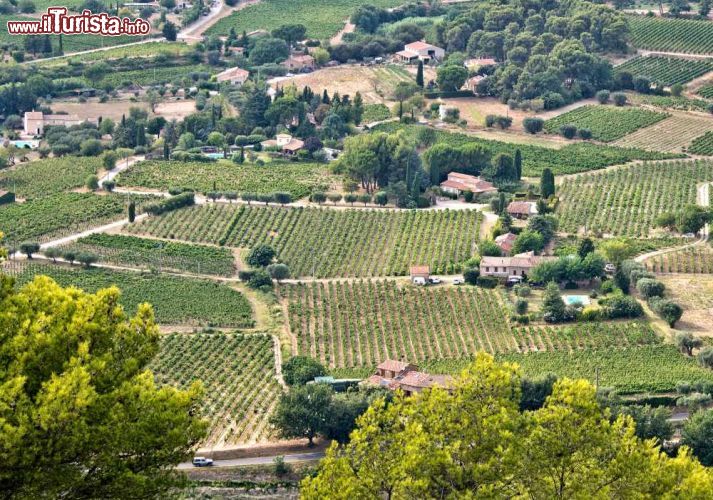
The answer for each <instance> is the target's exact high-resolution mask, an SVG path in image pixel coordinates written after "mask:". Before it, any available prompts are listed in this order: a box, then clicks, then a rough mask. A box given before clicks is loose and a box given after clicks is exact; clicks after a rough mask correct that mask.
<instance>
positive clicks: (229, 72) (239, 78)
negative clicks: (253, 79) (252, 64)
mask: <svg viewBox="0 0 713 500" xmlns="http://www.w3.org/2000/svg"><path fill="white" fill-rule="evenodd" d="M249 77H250V72H249V71H247V70H244V69H242V68H238V67H235V68H228V69H226V70H225V71H223V72H221V73H218V74H217V75H216V77H215V79H216V80H218V82H219V83H223V82H230V84H231V85H242V84H244V83H245V82H246V81H248V78H249Z"/></svg>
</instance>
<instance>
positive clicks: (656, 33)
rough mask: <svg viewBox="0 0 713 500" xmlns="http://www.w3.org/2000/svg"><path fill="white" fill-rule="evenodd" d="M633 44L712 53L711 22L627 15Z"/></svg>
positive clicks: (688, 52) (712, 24) (679, 50)
mask: <svg viewBox="0 0 713 500" xmlns="http://www.w3.org/2000/svg"><path fill="white" fill-rule="evenodd" d="M627 20H628V21H629V27H630V29H631V41H632V43H633V45H634V47H636V48H639V49H647V50H662V51H666V52H684V53H687V54H713V23H711V22H709V21H694V20H689V19H661V18H659V17H646V16H628V17H627Z"/></svg>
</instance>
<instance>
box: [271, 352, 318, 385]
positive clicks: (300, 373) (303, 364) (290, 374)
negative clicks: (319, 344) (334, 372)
mask: <svg viewBox="0 0 713 500" xmlns="http://www.w3.org/2000/svg"><path fill="white" fill-rule="evenodd" d="M326 374H327V370H326V369H325V368H324V366H322V365H321V364H320V363H319V361H317V360H315V359H313V358H310V357H308V356H293V357H291V358H290V360H289V361H287V363H285V364H283V365H282V375H283V377H284V379H285V383H286V384H287V385H305V384H306V383H307V382H310V381H312V380H314V378H315V377H321V376H322V375H326Z"/></svg>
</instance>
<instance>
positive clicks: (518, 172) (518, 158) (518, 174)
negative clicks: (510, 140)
mask: <svg viewBox="0 0 713 500" xmlns="http://www.w3.org/2000/svg"><path fill="white" fill-rule="evenodd" d="M520 179H522V153H521V152H520V150H519V149H516V150H515V180H516V181H519V180H520Z"/></svg>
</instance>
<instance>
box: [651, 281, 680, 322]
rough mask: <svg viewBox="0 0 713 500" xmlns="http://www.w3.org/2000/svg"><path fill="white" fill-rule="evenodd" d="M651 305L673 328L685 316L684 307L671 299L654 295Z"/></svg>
mask: <svg viewBox="0 0 713 500" xmlns="http://www.w3.org/2000/svg"><path fill="white" fill-rule="evenodd" d="M642 281H643V280H642ZM649 305H650V306H651V309H653V311H654V312H655V313H656V314H658V315H659V316H660V317H661V318H662V319H663V320H665V321H666V323H668V326H670V327H671V328H673V327H674V326H675V325H676V322H677V321H678V320H679V319H681V316H683V308H682V307H681V306H679V305H678V304H676V303H675V302H674V301H672V300H669V299H662V298H659V297H656V296H654V297H652V298H651V301H649Z"/></svg>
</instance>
